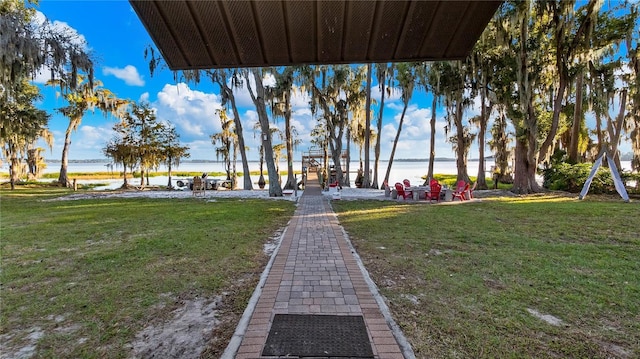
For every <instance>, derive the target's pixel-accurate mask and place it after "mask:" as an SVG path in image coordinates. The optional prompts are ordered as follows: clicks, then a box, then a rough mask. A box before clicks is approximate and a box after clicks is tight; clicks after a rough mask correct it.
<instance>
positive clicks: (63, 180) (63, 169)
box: [58, 120, 75, 187]
mask: <svg viewBox="0 0 640 359" xmlns="http://www.w3.org/2000/svg"><path fill="white" fill-rule="evenodd" d="M74 121H75V120H70V121H69V126H67V130H66V131H65V133H64V145H63V146H62V160H61V161H60V174H59V176H58V183H60V184H61V185H63V186H65V187H69V185H70V183H69V177H68V176H67V168H68V167H69V147H70V146H71V131H72V129H73V123H74Z"/></svg>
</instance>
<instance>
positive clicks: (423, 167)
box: [3, 160, 631, 189]
mask: <svg viewBox="0 0 640 359" xmlns="http://www.w3.org/2000/svg"><path fill="white" fill-rule="evenodd" d="M493 164H494V163H493V160H490V161H486V163H485V169H486V170H489V169H490V168H491V166H493ZM387 165H388V161H380V166H379V168H378V172H379V174H378V182H379V183H381V182H382V180H383V179H384V175H385V173H386V170H387ZM301 166H302V165H301V163H300V162H297V163H294V169H295V170H296V171H300V170H301ZM350 166H351V171H352V173H351V174H350V180H351V184H352V186H353V187H355V183H354V181H355V178H356V173H355V171H357V169H358V161H352V162H351V164H350ZM264 167H265V168H266V166H264ZM280 168H281V169H283V170H286V164H285V163H281V164H280ZM622 168H623V169H625V170H627V171H629V170H630V168H631V161H622ZM371 169H372V170H373V162H372V163H371ZM428 169H429V161H394V162H393V165H392V167H391V173H390V176H389V182H390V183H395V182H401V181H402V180H403V179H405V178H406V179H408V180H410V181H411V183H413V184H422V183H423V182H424V180H423V179H422V176H425V175H426V174H427V171H428ZM3 170H4V168H3ZM237 170H238V171H241V170H242V163H241V162H238V164H237ZM249 170H251V171H259V170H260V163H259V162H257V161H255V162H249ZM59 171H60V163H49V164H47V168H46V169H45V171H44V172H45V173H57V172H59ZM107 171H109V167H108V163H107V162H103V163H100V162H92V163H70V164H69V167H68V172H69V173H91V172H107ZM113 171H114V173H115V174H116V176H117V174H118V172H119V171H120V169H119V168H113ZM158 171H160V172H166V171H167V169H166V168H165V167H164V166H161V167H160V168H159V169H158ZM176 171H178V172H203V173H204V172H207V173H210V172H211V173H212V172H224V164H223V163H221V162H184V163H182V164H180V166H179V167H178V168H173V172H174V173H175V172H176ZM264 172H265V177H266V170H265V171H264ZM467 172H468V174H469V175H470V176H477V174H478V161H477V160H470V161H469V162H468V164H467ZM434 173H436V174H456V173H457V170H456V162H455V161H436V162H434ZM258 177H259V176H257V175H254V176H251V180H252V182H253V184H254V188H258V184H257V182H258ZM178 179H179V178H177V177H176V176H175V175H174V176H173V178H172V180H173V184H174V186H175V182H176V180H178ZM285 179H286V178H285ZM129 181H130V183H132V184H135V185H137V184H139V183H140V179H139V178H137V179H136V178H134V179H131V178H129ZM240 181H242V180H241V179H240ZM83 182H91V183H99V182H104V183H106V184H107V186H105V187H101V189H115V188H118V187H120V186H121V185H122V178H120V179H117V180H104V181H99V180H90V181H79V183H83ZM149 182H150V184H151V185H163V186H166V185H167V182H168V177H167V176H157V177H150V178H149Z"/></svg>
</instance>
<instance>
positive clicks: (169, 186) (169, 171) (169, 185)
mask: <svg viewBox="0 0 640 359" xmlns="http://www.w3.org/2000/svg"><path fill="white" fill-rule="evenodd" d="M168 163H169V165H168V166H167V176H169V181H168V182H167V188H169V189H172V188H173V186H172V185H171V158H169V162H168Z"/></svg>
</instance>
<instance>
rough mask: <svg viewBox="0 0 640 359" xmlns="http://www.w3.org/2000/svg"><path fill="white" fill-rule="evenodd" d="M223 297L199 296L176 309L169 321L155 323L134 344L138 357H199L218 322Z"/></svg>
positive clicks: (134, 353)
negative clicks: (211, 298) (203, 297)
mask: <svg viewBox="0 0 640 359" xmlns="http://www.w3.org/2000/svg"><path fill="white" fill-rule="evenodd" d="M221 301H222V296H218V297H216V298H215V299H213V300H206V299H195V300H189V301H185V302H184V305H183V306H182V307H180V308H178V309H176V310H174V311H173V313H172V314H173V318H172V319H170V320H169V321H167V322H163V323H157V324H152V325H150V326H148V327H146V328H144V329H143V330H142V331H141V332H140V333H138V334H137V335H136V339H135V340H134V341H133V343H131V346H132V352H133V353H132V354H133V356H134V357H136V358H185V359H188V358H199V357H200V354H201V353H202V351H203V350H204V348H205V346H206V344H207V340H208V338H209V336H210V334H211V332H212V331H213V329H214V327H215V326H216V325H217V324H218V320H217V318H216V316H217V308H218V307H219V306H220V303H221Z"/></svg>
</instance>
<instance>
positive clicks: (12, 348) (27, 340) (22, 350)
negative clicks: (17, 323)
mask: <svg viewBox="0 0 640 359" xmlns="http://www.w3.org/2000/svg"><path fill="white" fill-rule="evenodd" d="M15 334H16V333H13V334H11V333H9V334H3V335H0V348H2V351H1V352H0V359H9V358H31V357H32V356H33V355H34V354H35V352H36V345H37V344H38V340H40V338H42V337H43V336H44V331H43V330H42V328H40V327H35V328H31V329H29V330H28V331H27V332H26V333H24V334H26V335H25V337H24V339H23V340H20V341H19V343H17V344H11V342H12V339H15V337H20V336H22V335H15ZM21 334H22V333H21Z"/></svg>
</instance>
